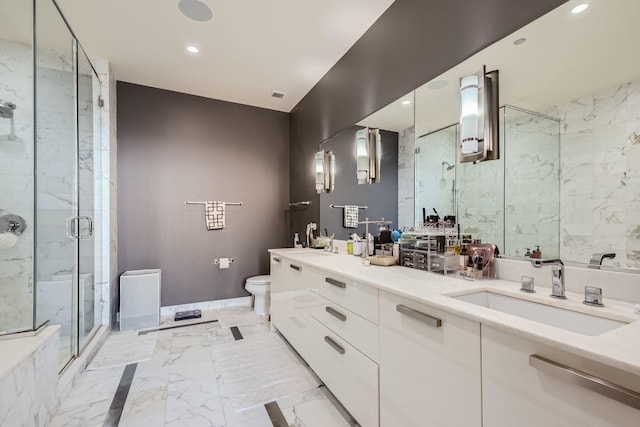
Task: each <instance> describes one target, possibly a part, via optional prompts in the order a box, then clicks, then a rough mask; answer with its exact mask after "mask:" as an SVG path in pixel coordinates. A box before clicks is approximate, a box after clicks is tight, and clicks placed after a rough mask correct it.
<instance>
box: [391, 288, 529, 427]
mask: <svg viewBox="0 0 640 427" xmlns="http://www.w3.org/2000/svg"><path fill="white" fill-rule="evenodd" d="M480 357H481V356H480V324H479V323H477V322H474V321H471V320H467V319H462V318H460V317H456V316H454V315H451V314H449V313H446V312H443V311H441V310H437V309H434V308H431V307H429V306H426V305H422V304H419V303H416V302H413V301H412V300H409V299H406V298H402V297H399V296H396V295H393V294H390V293H387V292H383V291H380V425H381V426H382V427H398V426H402V427H425V426H437V427H474V426H481V425H482V414H481V406H482V404H481V384H480V380H481V371H480V364H481V362H480ZM519 425H520V424H518V423H515V424H512V425H511V427H513V426H519ZM487 426H488V425H487V424H485V427H487Z"/></svg>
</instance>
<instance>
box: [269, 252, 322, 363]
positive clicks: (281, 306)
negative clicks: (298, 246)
mask: <svg viewBox="0 0 640 427" xmlns="http://www.w3.org/2000/svg"><path fill="white" fill-rule="evenodd" d="M308 268H309V267H307V266H305V265H303V264H301V263H297V262H295V261H291V260H289V259H287V258H284V257H281V256H279V255H273V254H271V322H272V323H273V325H274V326H275V327H276V328H277V329H278V330H279V331H280V333H282V335H284V336H285V338H286V339H287V341H289V343H291V345H292V346H293V347H294V348H295V349H296V350H297V351H298V353H300V355H301V356H302V357H303V358H305V359H307V360H308V358H310V357H311V356H312V354H311V351H310V348H309V345H308V339H309V334H310V332H309V323H310V321H311V316H310V315H309V283H308V280H307V269H308Z"/></svg>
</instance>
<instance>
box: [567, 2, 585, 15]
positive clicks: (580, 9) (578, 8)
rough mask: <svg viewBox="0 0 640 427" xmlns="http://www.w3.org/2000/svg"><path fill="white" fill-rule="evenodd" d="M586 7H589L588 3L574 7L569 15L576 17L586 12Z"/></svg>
mask: <svg viewBox="0 0 640 427" xmlns="http://www.w3.org/2000/svg"><path fill="white" fill-rule="evenodd" d="M588 7H589V4H588V3H581V4H579V5H577V6H576V7H574V8H573V9H571V13H573V14H574V15H577V14H578V13H582V12H584V11H585V10H587V8H588Z"/></svg>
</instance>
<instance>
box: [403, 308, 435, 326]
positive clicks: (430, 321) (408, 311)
mask: <svg viewBox="0 0 640 427" xmlns="http://www.w3.org/2000/svg"><path fill="white" fill-rule="evenodd" d="M396 311H397V312H398V313H402V314H405V315H407V316H409V317H413V318H414V319H416V320H419V321H421V322H424V323H426V324H427V325H429V326H433V327H434V328H439V327H441V326H442V320H440V319H438V318H437V317H433V316H429V315H428V314H424V313H423V312H421V311H418V310H414V309H413V308H409V307H407V306H406V305H402V304H398V305H396Z"/></svg>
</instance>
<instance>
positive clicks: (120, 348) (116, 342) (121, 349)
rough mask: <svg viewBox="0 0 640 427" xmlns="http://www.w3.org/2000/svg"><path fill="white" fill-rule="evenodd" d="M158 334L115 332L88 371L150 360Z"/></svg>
mask: <svg viewBox="0 0 640 427" xmlns="http://www.w3.org/2000/svg"><path fill="white" fill-rule="evenodd" d="M157 339H158V333H157V332H152V333H149V334H145V335H138V332H137V331H126V332H114V333H112V334H111V335H109V337H108V338H107V340H106V341H105V343H104V345H103V346H102V348H101V349H100V350H99V351H98V353H97V354H96V356H95V357H94V359H93V360H92V361H91V363H90V364H89V366H88V367H87V369H88V370H94V369H103V368H110V367H114V366H124V365H128V364H130V363H135V362H140V361H143V360H149V359H151V357H152V356H153V353H154V351H155V347H156V341H157Z"/></svg>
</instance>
